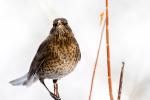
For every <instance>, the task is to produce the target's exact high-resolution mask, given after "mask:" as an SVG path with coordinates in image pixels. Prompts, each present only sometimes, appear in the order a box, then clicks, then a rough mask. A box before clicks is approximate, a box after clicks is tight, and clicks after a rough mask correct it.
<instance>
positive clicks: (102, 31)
mask: <svg viewBox="0 0 150 100" xmlns="http://www.w3.org/2000/svg"><path fill="white" fill-rule="evenodd" d="M105 23H106V20H105V21H104V24H103V27H102V30H101V37H100V43H99V47H98V51H97V57H96V61H95V65H94V69H93V75H92V80H91V86H90V94H89V100H91V97H92V91H93V84H94V79H95V73H96V68H97V63H98V58H99V53H100V48H101V44H102V38H103V33H104V28H105Z"/></svg>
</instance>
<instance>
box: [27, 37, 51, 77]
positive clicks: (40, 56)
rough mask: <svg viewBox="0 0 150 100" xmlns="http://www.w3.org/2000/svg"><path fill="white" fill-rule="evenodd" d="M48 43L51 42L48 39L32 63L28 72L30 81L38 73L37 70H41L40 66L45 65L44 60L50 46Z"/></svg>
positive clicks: (40, 47) (42, 44)
mask: <svg viewBox="0 0 150 100" xmlns="http://www.w3.org/2000/svg"><path fill="white" fill-rule="evenodd" d="M48 42H49V41H48V40H47V39H46V40H45V41H43V42H42V43H41V45H40V46H39V48H38V50H37V53H36V55H35V57H34V59H33V61H32V63H31V66H30V70H29V72H28V79H30V78H31V77H32V76H34V75H35V73H36V72H37V70H38V69H39V67H40V65H42V63H44V58H45V56H46V51H45V50H46V48H47V46H48Z"/></svg>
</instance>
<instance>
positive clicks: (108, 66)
mask: <svg viewBox="0 0 150 100" xmlns="http://www.w3.org/2000/svg"><path fill="white" fill-rule="evenodd" d="M108 16H109V15H108V0H106V49H107V70H108V73H107V74H108V86H109V96H110V100H114V99H113V93H112V80H111V66H110V47H109V18H108Z"/></svg>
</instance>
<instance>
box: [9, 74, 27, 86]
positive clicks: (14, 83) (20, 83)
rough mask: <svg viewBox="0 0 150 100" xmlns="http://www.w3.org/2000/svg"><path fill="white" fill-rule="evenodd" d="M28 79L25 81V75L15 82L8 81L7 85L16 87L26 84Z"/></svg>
mask: <svg viewBox="0 0 150 100" xmlns="http://www.w3.org/2000/svg"><path fill="white" fill-rule="evenodd" d="M27 81H28V79H27V74H25V75H24V76H22V77H20V78H17V79H15V80H12V81H10V82H9V83H10V84H12V85H14V86H17V85H23V84H25V83H27Z"/></svg>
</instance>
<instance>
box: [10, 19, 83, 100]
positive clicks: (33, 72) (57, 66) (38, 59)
mask: <svg viewBox="0 0 150 100" xmlns="http://www.w3.org/2000/svg"><path fill="white" fill-rule="evenodd" d="M80 59H81V53H80V48H79V45H78V43H77V41H76V39H75V37H74V34H73V32H72V30H71V28H70V26H69V25H68V22H67V20H66V19H65V18H56V19H55V20H54V21H53V27H52V29H51V31H50V34H49V35H48V37H47V38H46V39H45V40H44V41H43V42H42V43H41V45H40V46H39V48H38V50H37V53H36V55H35V57H34V59H33V61H32V63H31V66H30V69H29V72H28V73H27V74H25V75H24V76H22V77H21V78H18V79H15V80H13V81H10V83H11V84H12V85H27V86H29V85H31V84H32V83H34V82H35V81H37V80H40V82H41V83H42V84H43V85H44V86H45V88H46V89H47V90H48V91H49V93H50V95H51V96H52V97H53V98H54V99H55V100H61V99H60V97H59V93H58V84H57V80H58V79H61V78H62V77H64V76H66V75H68V74H69V73H71V72H72V71H73V70H74V69H75V67H76V65H77V63H78V62H79V61H80ZM44 79H52V80H53V83H54V93H52V92H51V91H50V90H49V89H48V88H47V86H46V85H45V83H44Z"/></svg>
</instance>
